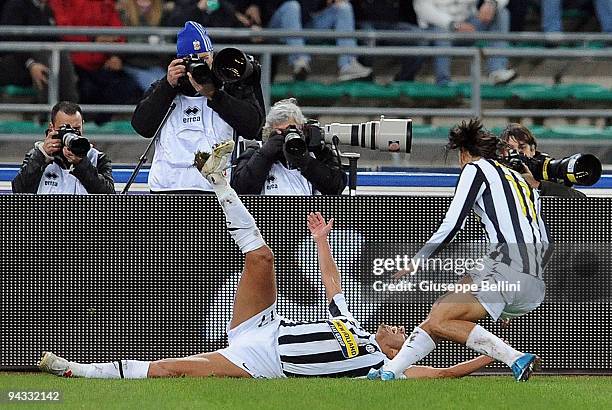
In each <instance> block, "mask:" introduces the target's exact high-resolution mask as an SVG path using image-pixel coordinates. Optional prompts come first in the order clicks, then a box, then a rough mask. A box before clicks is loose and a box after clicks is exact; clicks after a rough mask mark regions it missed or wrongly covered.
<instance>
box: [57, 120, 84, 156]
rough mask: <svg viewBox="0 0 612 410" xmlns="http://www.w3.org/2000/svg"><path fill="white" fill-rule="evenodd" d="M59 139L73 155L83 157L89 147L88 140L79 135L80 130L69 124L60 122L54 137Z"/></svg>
mask: <svg viewBox="0 0 612 410" xmlns="http://www.w3.org/2000/svg"><path fill="white" fill-rule="evenodd" d="M54 138H56V139H58V140H60V141H61V143H62V147H67V148H68V149H69V150H70V151H72V153H73V154H74V155H76V156H77V157H80V158H83V157H85V156H87V153H88V152H89V150H90V149H91V144H90V143H89V140H88V139H87V138H85V137H83V136H81V132H80V131H78V130H75V129H74V128H72V126H71V125H70V124H62V126H61V127H59V129H58V130H57V135H56V136H55V137H54Z"/></svg>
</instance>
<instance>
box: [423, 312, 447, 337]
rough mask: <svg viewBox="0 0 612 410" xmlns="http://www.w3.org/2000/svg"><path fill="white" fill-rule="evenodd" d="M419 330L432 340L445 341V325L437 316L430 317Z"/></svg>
mask: <svg viewBox="0 0 612 410" xmlns="http://www.w3.org/2000/svg"><path fill="white" fill-rule="evenodd" d="M421 329H423V330H424V331H426V332H427V334H429V336H431V338H432V339H434V340H444V339H445V336H446V324H445V321H444V320H443V319H442V318H441V317H439V316H437V315H430V316H429V318H428V319H427V321H426V322H425V323H423V324H422V325H421Z"/></svg>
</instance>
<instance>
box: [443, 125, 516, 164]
mask: <svg viewBox="0 0 612 410" xmlns="http://www.w3.org/2000/svg"><path fill="white" fill-rule="evenodd" d="M505 145H506V144H505V143H504V142H503V141H502V140H500V139H499V138H498V137H497V136H495V135H494V134H493V133H491V132H490V131H488V130H486V129H484V128H483V126H482V123H481V122H480V120H478V119H476V118H473V119H471V120H470V121H469V122H466V121H462V122H461V124H457V125H455V126H454V127H453V128H451V130H450V132H449V134H448V144H446V154H447V155H448V152H449V151H450V150H453V149H464V150H466V151H467V152H469V153H470V154H471V155H472V156H475V157H482V158H487V159H496V158H498V157H499V155H498V154H499V151H500V149H501V148H503V147H505Z"/></svg>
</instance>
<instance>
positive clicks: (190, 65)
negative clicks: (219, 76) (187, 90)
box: [183, 54, 213, 84]
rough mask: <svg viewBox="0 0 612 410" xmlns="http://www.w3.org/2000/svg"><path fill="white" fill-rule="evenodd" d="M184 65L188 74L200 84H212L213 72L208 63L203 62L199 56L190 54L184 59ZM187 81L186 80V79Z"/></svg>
mask: <svg viewBox="0 0 612 410" xmlns="http://www.w3.org/2000/svg"><path fill="white" fill-rule="evenodd" d="M183 65H184V66H185V69H186V70H187V72H188V73H191V76H192V77H193V79H194V80H195V82H196V83H198V84H206V83H210V82H212V75H213V73H212V71H211V70H210V67H209V66H208V63H206V62H205V61H202V60H201V59H200V57H198V55H197V54H190V55H188V56H187V57H185V58H183ZM185 79H186V78H185Z"/></svg>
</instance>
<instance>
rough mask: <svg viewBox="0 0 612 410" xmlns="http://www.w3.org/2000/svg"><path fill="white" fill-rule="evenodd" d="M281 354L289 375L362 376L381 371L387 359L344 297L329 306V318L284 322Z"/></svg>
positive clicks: (279, 343)
mask: <svg viewBox="0 0 612 410" xmlns="http://www.w3.org/2000/svg"><path fill="white" fill-rule="evenodd" d="M278 352H279V355H280V361H281V365H282V369H283V373H284V374H285V375H286V376H289V377H291V376H298V377H308V376H317V377H359V376H365V375H367V374H368V371H369V370H370V369H371V368H377V369H378V368H380V367H381V366H382V365H383V364H384V363H385V361H386V360H387V357H386V356H385V354H384V353H383V352H382V351H381V350H380V346H378V343H376V340H375V335H373V334H370V333H369V332H367V331H366V330H365V329H364V328H363V327H361V325H360V323H359V322H358V321H357V320H356V319H355V318H354V317H353V315H352V314H351V312H350V311H349V309H348V306H347V304H346V300H345V298H344V295H343V294H341V293H339V294H337V295H336V296H334V298H333V300H332V301H331V303H330V304H329V319H327V320H319V321H315V322H296V321H290V320H287V319H283V320H282V321H281V323H280V327H279V334H278Z"/></svg>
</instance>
